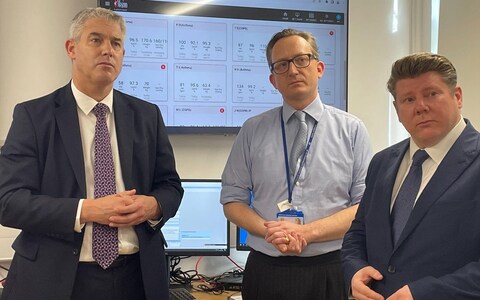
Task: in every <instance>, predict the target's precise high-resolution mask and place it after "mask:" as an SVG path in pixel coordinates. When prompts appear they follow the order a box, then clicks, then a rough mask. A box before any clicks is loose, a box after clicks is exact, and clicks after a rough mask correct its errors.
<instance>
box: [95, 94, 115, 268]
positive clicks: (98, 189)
mask: <svg viewBox="0 0 480 300" xmlns="http://www.w3.org/2000/svg"><path fill="white" fill-rule="evenodd" d="M107 112H108V106H106V105H105V104H103V103H98V104H97V105H96V106H95V107H94V108H93V113H94V114H95V116H96V117H97V122H96V124H95V139H94V147H95V149H94V159H95V162H94V197H95V199H96V198H100V197H104V196H107V195H112V194H115V193H116V187H115V167H114V165H113V155H112V147H111V145H110V135H109V134H108V127H107V121H106V114H107ZM92 255H93V258H94V259H95V261H97V263H98V264H99V265H100V266H101V267H102V268H104V269H106V268H108V267H109V266H110V265H111V264H112V262H113V261H114V260H115V258H117V256H118V230H117V228H112V227H109V226H108V225H103V224H97V223H93V233H92Z"/></svg>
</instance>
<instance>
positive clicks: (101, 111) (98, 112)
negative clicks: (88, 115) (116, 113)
mask: <svg viewBox="0 0 480 300" xmlns="http://www.w3.org/2000/svg"><path fill="white" fill-rule="evenodd" d="M107 112H108V106H107V105H105V104H103V103H98V104H97V105H95V106H94V107H93V113H94V114H95V116H96V117H97V118H104V117H105V115H106V114H107Z"/></svg>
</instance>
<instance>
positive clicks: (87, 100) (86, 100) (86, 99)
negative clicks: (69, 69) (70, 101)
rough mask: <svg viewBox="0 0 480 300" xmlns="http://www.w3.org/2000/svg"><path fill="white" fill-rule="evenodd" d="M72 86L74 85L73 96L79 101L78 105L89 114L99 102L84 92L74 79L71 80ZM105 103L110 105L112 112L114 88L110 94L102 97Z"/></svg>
mask: <svg viewBox="0 0 480 300" xmlns="http://www.w3.org/2000/svg"><path fill="white" fill-rule="evenodd" d="M71 86H72V93H73V97H74V98H75V101H76V102H77V105H78V107H79V108H80V109H81V110H82V111H83V113H84V114H85V115H88V114H89V113H90V112H91V111H92V109H93V108H94V107H95V105H97V104H98V103H99V102H98V101H97V100H95V99H93V98H92V97H90V96H88V95H86V94H84V93H82V92H81V91H80V90H79V89H78V88H77V87H76V86H75V84H74V83H73V80H72V81H71ZM100 102H102V103H103V104H105V105H106V106H108V109H109V111H110V112H112V111H113V108H112V107H113V89H112V90H111V91H110V93H108V95H107V96H106V97H105V98H103V99H102V101H100Z"/></svg>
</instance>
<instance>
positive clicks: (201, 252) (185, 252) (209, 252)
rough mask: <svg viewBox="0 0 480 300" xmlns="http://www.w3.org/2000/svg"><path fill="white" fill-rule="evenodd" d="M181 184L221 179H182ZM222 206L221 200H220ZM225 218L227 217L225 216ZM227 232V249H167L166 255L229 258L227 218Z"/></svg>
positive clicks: (228, 226) (228, 225) (227, 226)
mask: <svg viewBox="0 0 480 300" xmlns="http://www.w3.org/2000/svg"><path fill="white" fill-rule="evenodd" d="M181 182H182V183H184V182H219V183H221V179H181ZM218 203H219V205H221V204H220V199H218ZM224 217H225V215H224ZM225 220H226V230H227V247H226V249H203V248H195V249H169V248H168V247H165V255H167V256H229V255H230V222H229V221H228V219H227V218H226V217H225Z"/></svg>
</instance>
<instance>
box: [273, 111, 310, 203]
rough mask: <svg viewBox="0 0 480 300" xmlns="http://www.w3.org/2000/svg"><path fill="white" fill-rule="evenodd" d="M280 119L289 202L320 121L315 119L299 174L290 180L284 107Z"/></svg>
mask: <svg viewBox="0 0 480 300" xmlns="http://www.w3.org/2000/svg"><path fill="white" fill-rule="evenodd" d="M280 119H281V122H280V124H281V126H282V138H283V154H284V157H285V169H286V174H287V187H288V203H292V193H293V189H294V188H295V184H296V183H297V181H298V179H299V178H300V173H302V169H303V167H304V166H305V162H306V161H307V154H308V151H309V150H310V146H311V145H312V141H313V137H314V136H315V131H316V130H317V124H318V121H315V124H314V125H313V128H312V133H311V134H310V138H309V139H308V143H307V146H306V147H305V151H304V152H303V155H302V160H301V162H300V166H299V167H298V170H297V174H295V178H293V182H290V167H289V164H288V150H287V138H286V134H285V124H284V122H283V107H282V109H281V110H280Z"/></svg>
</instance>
